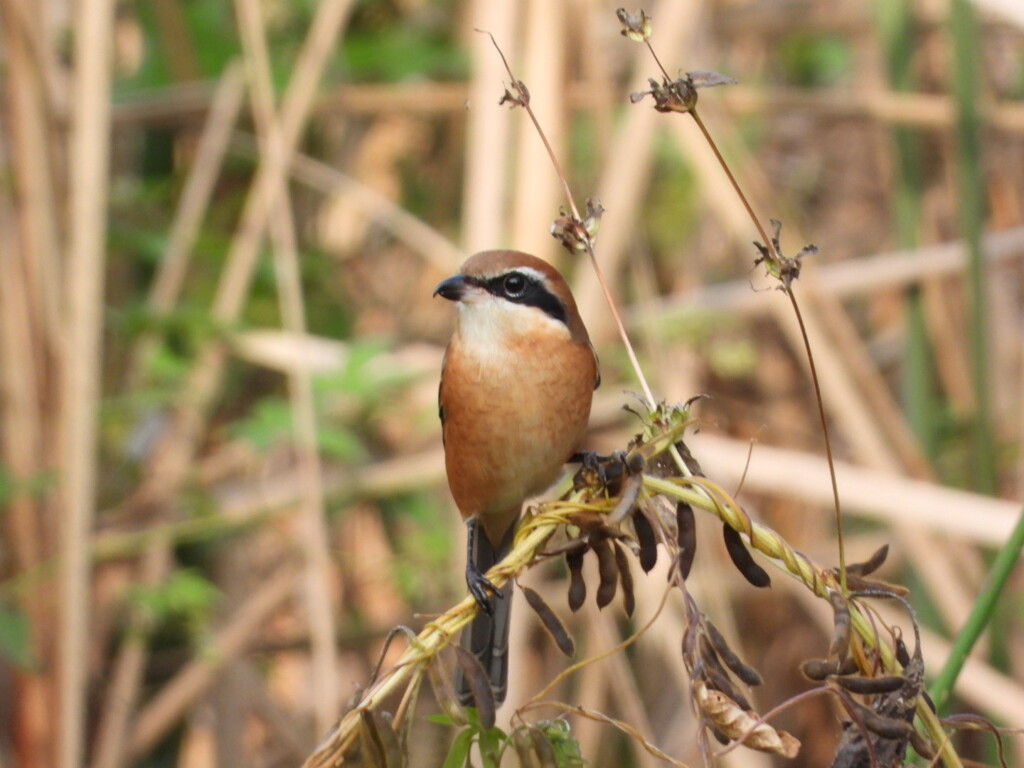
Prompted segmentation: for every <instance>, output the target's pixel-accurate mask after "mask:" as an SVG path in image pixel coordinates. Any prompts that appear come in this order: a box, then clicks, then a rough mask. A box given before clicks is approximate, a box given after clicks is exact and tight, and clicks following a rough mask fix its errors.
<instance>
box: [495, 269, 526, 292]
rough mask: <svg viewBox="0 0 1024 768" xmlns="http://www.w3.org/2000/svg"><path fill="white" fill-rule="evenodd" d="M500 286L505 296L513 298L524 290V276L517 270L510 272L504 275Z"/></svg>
mask: <svg viewBox="0 0 1024 768" xmlns="http://www.w3.org/2000/svg"><path fill="white" fill-rule="evenodd" d="M501 287H502V289H503V290H504V291H505V295H506V296H508V297H509V298H512V299H514V298H516V297H518V296H522V295H523V291H525V290H526V278H525V277H523V276H522V275H521V274H519V273H518V272H512V273H511V274H509V275H506V276H505V279H504V280H503V281H502V284H501Z"/></svg>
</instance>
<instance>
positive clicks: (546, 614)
mask: <svg viewBox="0 0 1024 768" xmlns="http://www.w3.org/2000/svg"><path fill="white" fill-rule="evenodd" d="M519 589H521V590H522V592H523V596H524V597H525V598H526V602H528V603H529V604H530V607H531V608H533V610H534V611H535V612H536V613H537V616H539V617H540V620H541V623H542V624H543V625H544V629H546V630H547V631H548V633H549V634H550V635H551V637H552V639H553V640H554V641H555V645H557V646H558V650H560V651H561V652H562V653H564V654H565V655H566V656H572V655H573V654H574V653H575V652H576V644H575V643H573V641H572V637H571V636H570V635H569V633H568V632H567V631H566V629H565V625H564V624H562V621H561V620H560V619H559V618H558V615H557V614H556V613H555V612H554V611H553V610H551V606H549V605H548V604H547V603H546V602H545V601H544V598H543V597H541V596H540V595H539V594H538V593H537V591H536V590H533V589H530V588H529V587H524V586H523V585H522V584H520V585H519Z"/></svg>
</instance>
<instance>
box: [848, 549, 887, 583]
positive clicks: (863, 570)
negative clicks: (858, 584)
mask: <svg viewBox="0 0 1024 768" xmlns="http://www.w3.org/2000/svg"><path fill="white" fill-rule="evenodd" d="M888 556H889V545H888V544H884V545H882V546H881V547H879V548H878V549H877V550H875V552H874V554H872V555H871V557H869V558H868V559H867V560H865V561H864V562H863V563H854V564H853V565H848V566H846V574H847V576H849V575H850V574H853V575H854V576H868V575H870V574H872V573H874V572H875V571H877V570H878V569H879V568H880V567H881V566H882V563H884V562H885V559H886V558H887V557H888Z"/></svg>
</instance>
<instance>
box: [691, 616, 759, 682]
mask: <svg viewBox="0 0 1024 768" xmlns="http://www.w3.org/2000/svg"><path fill="white" fill-rule="evenodd" d="M704 626H705V628H706V629H707V633H708V634H707V636H708V640H710V641H711V646H712V647H713V648H714V649H715V653H717V654H718V657H719V658H720V659H721V660H722V663H723V664H725V666H727V667H728V668H729V670H730V671H731V672H732V673H733V674H734V675H736V677H738V678H739V679H740V680H742V681H743V682H744V683H746V684H747V685H751V686H753V685H761V683H763V682H764V681H763V680H762V679H761V675H760V674H758V671H757V670H756V669H754V668H753V667H751V666H750V665H748V664H746V663H745V662H744V661H743V659H741V658H740V657H739V656H737V655H736V652H735V651H734V650H733V649H732V648H730V647H729V644H728V643H727V642H726V641H725V638H724V637H723V636H722V633H721V632H719V631H718V627H716V626H715V625H714V624H712V623H711V622H710V621H708V622H706V623H705V625H704Z"/></svg>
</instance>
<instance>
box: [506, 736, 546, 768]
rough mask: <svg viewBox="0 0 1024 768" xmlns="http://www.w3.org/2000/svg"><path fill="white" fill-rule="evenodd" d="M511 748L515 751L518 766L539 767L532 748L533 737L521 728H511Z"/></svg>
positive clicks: (524, 767) (526, 767)
mask: <svg viewBox="0 0 1024 768" xmlns="http://www.w3.org/2000/svg"><path fill="white" fill-rule="evenodd" d="M511 736H512V748H513V749H515V751H516V758H517V759H518V760H519V766H520V768H541V764H540V760H539V759H538V758H537V753H536V752H534V750H533V737H532V734H530V732H529V731H527V730H526V729H523V728H514V729H513V730H512V734H511Z"/></svg>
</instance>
